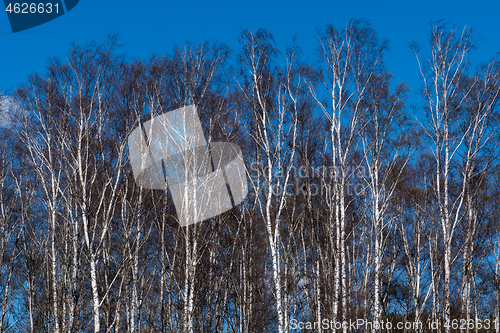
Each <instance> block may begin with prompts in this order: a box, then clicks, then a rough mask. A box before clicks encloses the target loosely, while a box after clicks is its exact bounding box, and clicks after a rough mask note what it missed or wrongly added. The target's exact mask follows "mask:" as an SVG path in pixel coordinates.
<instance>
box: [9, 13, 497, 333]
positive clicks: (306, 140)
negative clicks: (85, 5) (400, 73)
mask: <svg viewBox="0 0 500 333" xmlns="http://www.w3.org/2000/svg"><path fill="white" fill-rule="evenodd" d="M474 47H475V44H474V39H473V36H472V35H471V32H470V30H467V29H464V30H456V29H454V28H451V27H450V26H448V25H446V24H443V23H441V22H438V23H435V24H432V25H431V26H430V30H429V44H427V45H423V47H422V49H420V47H419V46H418V45H416V44H412V45H411V48H412V50H413V51H414V53H415V62H414V63H413V64H408V66H415V68H417V67H418V68H419V69H420V73H421V78H422V80H421V86H420V88H419V89H418V90H417V89H415V90H412V91H410V89H409V88H408V87H407V86H406V85H405V84H399V85H394V84H392V83H391V78H392V76H391V74H390V73H389V72H388V70H387V68H386V64H385V63H384V58H383V57H384V54H385V53H386V52H387V41H386V40H382V39H380V38H378V37H377V34H376V31H375V29H374V28H373V27H372V26H371V25H370V24H369V23H368V22H367V21H364V20H352V21H350V22H349V23H347V24H346V25H345V26H341V27H340V28H336V27H334V26H332V25H328V26H325V27H323V28H322V29H320V30H319V31H318V42H317V51H316V57H315V58H314V61H313V62H306V61H305V60H304V57H303V55H302V53H301V50H300V48H299V47H298V46H297V43H296V41H295V40H293V42H292V43H291V44H290V45H289V46H288V47H287V49H286V50H278V49H277V47H276V44H275V42H274V38H273V36H272V34H270V33H269V32H267V31H265V30H263V29H260V30H258V31H254V32H252V31H250V30H244V31H242V32H241V35H240V38H239V49H236V50H230V49H229V48H228V47H227V46H226V45H224V44H222V43H218V42H210V41H205V42H204V43H202V44H193V43H189V42H186V43H185V44H184V45H180V46H176V47H175V48H174V49H173V51H172V53H171V54H169V55H165V56H152V57H151V58H150V59H148V60H140V59H129V58H127V57H125V56H124V55H123V54H122V53H121V52H120V44H119V39H118V38H117V37H116V36H110V37H109V39H108V40H106V41H104V42H102V43H95V42H93V43H89V44H86V45H84V46H81V45H73V46H72V48H71V50H70V51H69V53H68V54H67V58H66V59H63V60H60V59H55V58H51V59H49V60H48V65H47V69H46V73H44V74H33V75H31V76H30V77H29V78H27V80H26V82H25V83H22V84H20V85H19V86H18V88H17V89H16V90H15V91H13V92H12V93H9V95H8V96H6V95H2V97H1V98H2V99H3V102H2V103H1V105H3V110H2V113H1V126H2V127H1V129H0V136H1V139H2V141H3V144H2V145H1V147H0V333H4V332H57V333H59V332H92V331H93V332H186V333H192V332H240V333H243V332H255V333H260V332H333V331H336V332H340V331H342V332H344V333H345V332H354V331H355V332H368V331H373V332H391V331H398V332H403V331H404V332H430V331H431V329H430V328H433V329H434V330H433V332H444V333H448V332H458V331H460V332H467V333H468V332H486V331H488V332H491V331H495V332H497V333H498V332H500V330H499V326H500V323H499V319H500V313H499V311H500V289H499V288H500V287H499V282H500V281H499V278H500V242H499V241H500V223H499V216H500V215H499V213H500V212H499V207H500V182H499V178H500V166H499V160H498V158H497V156H498V153H499V143H500V128H499V124H500V121H499V116H500V108H499V99H500V58H498V57H493V58H492V59H491V60H489V61H488V62H485V63H484V64H480V65H478V66H473V65H472V64H470V62H469V60H468V59H469V58H468V56H469V54H470V52H472V51H473V49H474ZM415 101H418V102H416V103H415ZM191 104H195V105H196V106H197V108H198V113H199V116H200V119H201V122H202V124H203V129H204V131H205V133H204V134H205V137H206V138H207V141H208V142H212V141H214V142H217V141H220V142H232V143H235V144H237V145H239V146H240V147H241V148H242V152H243V156H244V161H245V164H246V167H247V171H248V174H247V176H248V177H247V179H248V190H249V193H248V196H247V197H246V199H245V201H244V202H243V203H241V204H240V205H238V206H236V207H234V208H233V209H231V210H230V211H228V212H225V213H223V214H221V215H219V216H216V217H214V218H211V219H209V220H206V221H204V222H201V223H197V224H194V225H190V226H187V227H180V226H179V223H178V221H177V214H176V211H175V207H174V205H173V202H172V198H171V196H170V194H169V192H168V191H161V190H148V189H142V188H140V187H139V186H137V185H136V184H135V182H134V178H133V174H132V169H131V165H130V162H129V156H128V147H127V137H128V135H129V134H130V133H131V131H132V130H133V129H135V128H137V126H139V124H140V123H143V122H145V121H147V120H149V119H150V118H151V117H154V116H156V115H159V114H163V113H165V112H168V111H170V110H174V109H176V108H179V107H182V106H186V105H191ZM360 321H362V322H364V325H360V326H356V327H355V328H354V327H353V326H352V325H351V324H349V325H347V323H352V322H357V323H360ZM368 322H370V323H371V324H372V325H373V326H368V325H367V323H368ZM376 323H379V324H380V325H376ZM398 323H403V324H405V325H403V326H401V325H400V326H399V327H398V326H397V325H398ZM409 323H410V324H409ZM415 323H417V324H416V325H415ZM418 323H422V326H419V325H418ZM382 324H383V325H382ZM391 327H392V329H391Z"/></svg>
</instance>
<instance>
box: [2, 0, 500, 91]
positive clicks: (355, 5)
mask: <svg viewBox="0 0 500 333" xmlns="http://www.w3.org/2000/svg"><path fill="white" fill-rule="evenodd" d="M499 13H500V1H498V0H491V1H484V0H475V1H463V0H461V1H438V0H431V1H429V0H424V1H402V0H399V1H384V0H372V1H346V0H342V1H338V0H334V1H315V0H309V1H308V0H305V1H296V0H291V1H272V0H268V1H263V0H258V1H231V2H229V1H189V0H188V1H184V2H183V1H169V0H163V1H157V0H148V1H128V0H125V1H123V0H122V1H117V0H100V1H97V0H80V3H79V4H78V5H77V6H76V7H75V8H74V9H73V10H71V11H70V12H68V13H67V14H65V15H63V16H61V17H59V18H57V19H55V20H53V21H51V22H48V23H46V24H43V25H40V26H38V27H35V28H32V29H30V30H26V31H24V32H19V33H16V34H13V33H12V32H11V28H10V25H9V22H8V18H7V13H6V12H5V11H4V12H3V13H0V38H1V44H0V45H1V48H0V63H1V67H0V68H1V69H0V90H1V91H4V92H9V91H10V90H12V89H14V88H15V87H16V85H17V84H18V83H19V82H22V81H24V80H25V79H26V77H27V76H28V75H29V74H30V73H33V72H42V73H43V72H44V71H45V63H46V60H47V57H48V56H57V57H60V58H64V57H65V55H66V53H67V51H68V50H69V49H70V44H71V42H72V41H75V42H76V43H79V44H84V43H86V42H88V41H90V40H93V39H94V40H97V41H102V40H103V39H105V37H106V36H107V34H108V33H110V32H118V33H119V34H120V35H121V42H122V43H123V44H124V48H123V51H124V52H126V54H127V55H128V56H130V57H139V58H148V57H149V56H150V55H151V54H152V53H157V54H158V55H163V54H167V53H169V52H170V51H171V50H172V46H173V44H174V43H175V44H182V43H183V42H184V40H186V39H188V40H191V41H193V42H195V43H199V42H201V41H203V38H208V39H212V40H218V41H221V42H224V43H226V44H228V45H229V46H230V47H231V49H233V50H235V51H236V50H237V47H238V41H237V39H238V36H239V34H240V31H241V29H245V28H251V29H252V30H256V29H258V28H259V27H263V28H266V29H267V30H268V31H270V32H271V33H273V34H274V36H275V38H276V42H277V45H278V47H279V48H280V49H281V50H284V48H285V46H286V44H287V43H289V42H290V41H291V38H292V37H293V36H294V35H295V34H298V35H299V43H300V45H301V46H302V47H303V49H304V51H305V55H306V56H310V55H312V54H313V52H314V48H315V46H316V28H317V27H319V26H324V25H325V24H326V23H333V24H334V25H335V26H338V27H340V26H343V25H345V23H346V22H347V21H348V20H349V19H350V18H353V17H356V18H367V19H368V20H369V21H370V22H371V23H372V24H373V26H374V27H375V29H377V31H378V35H379V37H380V38H388V39H389V42H390V44H389V46H390V52H389V53H388V54H387V55H386V62H387V65H388V67H389V70H390V71H391V72H392V73H393V74H394V76H395V82H396V83H398V82H402V81H406V82H408V84H409V85H410V87H411V88H413V89H414V88H417V87H418V85H419V73H418V67H417V63H416V61H415V58H414V56H413V54H412V52H411V51H410V49H409V48H408V46H407V45H408V42H410V41H411V40H416V41H417V42H419V43H420V44H424V45H425V44H426V43H427V41H428V30H429V22H430V21H431V19H433V20H439V19H445V20H446V22H449V23H451V24H454V25H456V27H457V28H459V29H462V28H463V27H464V25H469V26H471V27H472V28H473V32H474V37H476V38H480V41H479V44H478V46H479V49H478V51H475V52H474V55H473V57H472V60H473V62H474V63H477V62H478V61H484V60H488V59H490V57H492V56H493V55H494V54H495V53H496V52H498V51H500V18H499V17H498V16H499Z"/></svg>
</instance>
